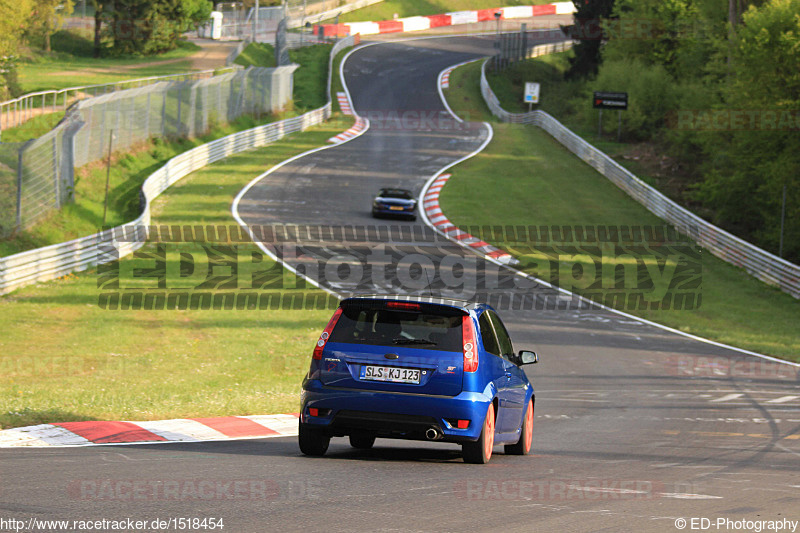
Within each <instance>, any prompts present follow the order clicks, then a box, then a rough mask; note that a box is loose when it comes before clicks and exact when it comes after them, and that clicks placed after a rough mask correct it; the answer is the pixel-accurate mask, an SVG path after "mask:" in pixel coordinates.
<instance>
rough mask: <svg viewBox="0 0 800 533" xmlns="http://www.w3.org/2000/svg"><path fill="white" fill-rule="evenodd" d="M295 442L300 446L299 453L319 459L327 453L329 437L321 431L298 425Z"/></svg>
mask: <svg viewBox="0 0 800 533" xmlns="http://www.w3.org/2000/svg"><path fill="white" fill-rule="evenodd" d="M297 441H298V443H299V444H300V451H301V452H303V453H304V454H305V455H313V456H315V457H320V456H323V455H325V452H327V451H328V445H329V444H330V443H331V437H330V435H328V434H327V433H325V431H323V430H320V429H317V428H313V427H308V426H307V425H306V424H300V430H299V432H298V438H297Z"/></svg>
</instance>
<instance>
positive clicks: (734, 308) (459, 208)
mask: <svg viewBox="0 0 800 533" xmlns="http://www.w3.org/2000/svg"><path fill="white" fill-rule="evenodd" d="M479 76H480V63H472V64H470V65H467V66H464V67H461V68H459V69H457V70H456V71H455V72H454V73H453V74H452V75H451V78H450V80H451V81H450V87H451V88H450V89H449V90H448V91H446V93H445V94H446V96H447V98H448V102H449V103H450V105H451V106H452V107H453V109H454V110H455V112H456V113H458V114H460V115H461V116H469V117H470V119H471V120H481V119H483V120H489V121H490V122H492V123H493V127H494V134H495V137H494V140H493V141H492V142H491V144H490V145H489V146H488V147H487V149H486V150H485V151H483V152H482V153H480V154H479V155H477V156H476V157H475V158H473V159H471V160H469V161H467V162H465V163H463V164H461V165H459V166H457V167H455V168H454V169H453V177H452V178H451V183H450V184H449V185H448V187H445V188H444V189H443V192H442V196H441V203H442V207H443V209H444V211H445V213H447V215H448V217H449V218H450V219H451V220H452V221H453V222H454V223H455V224H457V225H461V226H468V225H470V226H476V225H492V226H498V225H502V226H529V225H535V226H540V225H546V226H552V225H567V226H586V225H616V226H623V225H629V226H644V225H663V223H662V222H661V221H660V219H658V218H657V217H655V215H653V214H651V213H650V212H649V211H647V210H646V209H645V208H644V207H642V206H641V205H640V204H638V203H637V202H636V201H634V200H633V199H631V198H630V197H628V196H627V195H626V194H625V193H624V192H622V191H621V190H620V189H618V188H617V187H616V186H614V185H613V184H612V183H611V182H610V181H608V180H607V179H606V178H604V177H603V176H602V175H600V174H599V173H597V172H596V171H595V170H594V169H592V168H591V167H589V166H588V165H587V164H585V163H583V162H582V161H580V160H579V159H578V158H577V157H575V156H574V155H572V154H571V153H570V152H568V151H567V150H566V149H565V148H563V147H562V146H561V145H560V144H559V143H557V142H556V141H555V140H554V139H552V138H551V137H550V136H549V135H547V134H546V133H544V132H543V131H541V130H539V129H538V128H534V127H528V126H522V125H511V124H499V123H497V121H495V120H494V119H492V118H491V116H490V115H489V113H488V110H487V108H486V106H485V105H484V103H483V99H482V98H481V95H480V90H479V85H478V80H479ZM497 94H498V96H499V97H500V98H501V101H503V100H506V101H508V100H509V97H508V94H509V93H508V92H505V91H504V90H503V89H502V88H501V89H499V90H498V91H497ZM520 95H521V93H520ZM542 95H543V96H544V97H545V98H546V97H547V95H548V92H547V85H543V86H542ZM513 98H516V95H513ZM520 100H521V98H520ZM509 107H510V106H509ZM600 147H601V148H603V146H602V145H601V146H600ZM487 176H491V177H492V178H491V179H487ZM496 244H498V245H501V246H502V245H504V244H506V243H503V242H496ZM507 244H508V249H509V251H510V252H511V253H514V252H515V246H516V245H514V244H511V243H507ZM517 249H520V250H521V251H522V253H521V254H520V256H519V259H520V260H521V261H522V263H523V269H524V270H526V271H528V272H530V273H533V274H535V275H536V276H538V277H541V278H544V279H546V280H554V279H555V278H556V276H557V275H558V268H557V266H556V265H557V263H553V265H552V268H550V269H547V268H542V262H541V259H542V256H541V255H540V254H537V253H534V252H532V251H531V250H530V249H529V250H524V249H522V248H519V247H517ZM588 254H589V255H591V252H588ZM701 257H702V286H701V287H700V288H699V289H698V291H697V292H698V294H699V295H700V296H701V298H702V303H701V305H700V307H699V309H695V310H663V309H648V310H628V311H629V312H631V313H632V314H635V315H637V316H641V317H643V318H646V319H648V320H654V321H656V322H659V323H662V324H665V325H668V326H670V327H673V328H676V329H679V330H681V331H685V332H688V333H692V334H696V335H700V336H703V337H706V338H710V339H713V340H716V341H719V342H724V343H727V344H731V345H734V346H739V347H742V348H746V349H750V350H755V351H758V352H761V353H766V354H771V355H775V356H780V357H783V358H786V359H790V360H793V361H800V337H798V335H797V324H798V323H800V302H798V301H797V300H795V299H793V298H792V297H790V296H789V295H787V294H784V293H782V292H781V291H779V290H778V289H776V288H773V287H769V286H767V285H765V284H763V283H761V282H759V281H757V280H756V279H754V278H753V277H751V276H749V275H748V274H747V273H745V272H744V271H743V270H741V269H738V268H735V267H733V266H731V265H729V264H727V263H725V262H723V261H721V260H719V259H717V258H715V257H713V256H712V255H711V254H710V253H707V252H704V253H702V254H701ZM595 259H596V257H595ZM585 260H586V261H588V258H585ZM585 264H586V263H585ZM618 264H623V262H622V261H620V262H619V263H618ZM569 288H571V289H572V290H576V291H577V292H581V289H580V288H578V287H576V286H571V287H569ZM584 292H585V291H584Z"/></svg>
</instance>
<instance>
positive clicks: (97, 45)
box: [91, 0, 114, 57]
mask: <svg viewBox="0 0 800 533" xmlns="http://www.w3.org/2000/svg"><path fill="white" fill-rule="evenodd" d="M91 2H92V7H93V8H94V57H100V55H101V53H102V44H103V19H104V18H105V15H106V11H107V10H111V9H113V7H112V6H113V5H114V0H91Z"/></svg>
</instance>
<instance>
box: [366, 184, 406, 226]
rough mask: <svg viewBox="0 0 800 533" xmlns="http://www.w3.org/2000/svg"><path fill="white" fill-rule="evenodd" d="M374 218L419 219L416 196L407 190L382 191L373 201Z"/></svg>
mask: <svg viewBox="0 0 800 533" xmlns="http://www.w3.org/2000/svg"><path fill="white" fill-rule="evenodd" d="M372 216H373V217H376V218H378V217H384V216H391V217H404V218H410V219H412V220H415V219H416V218H417V200H416V198H414V194H413V193H412V192H411V191H409V190H406V189H381V190H380V192H378V196H376V197H375V199H374V200H372Z"/></svg>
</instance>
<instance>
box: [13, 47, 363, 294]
mask: <svg viewBox="0 0 800 533" xmlns="http://www.w3.org/2000/svg"><path fill="white" fill-rule="evenodd" d="M357 39H358V36H352V37H347V38H346V39H342V40H341V41H339V42H338V43H336V45H334V47H333V49H332V50H331V53H330V59H329V67H328V70H329V72H328V103H327V104H325V105H324V106H322V107H320V108H319V109H315V110H313V111H309V112H308V113H305V114H304V115H301V116H299V117H295V118H290V119H286V120H282V121H280V122H274V123H272V124H266V125H264V126H258V127H256V128H252V129H249V130H246V131H241V132H239V133H234V134H231V135H228V136H227V137H223V138H222V139H217V140H216V141H212V142H210V143H207V144H203V145H201V146H198V147H196V148H193V149H191V150H189V151H188V152H184V153H182V154H180V155H177V156H175V157H173V158H172V159H170V160H169V161H168V162H167V164H166V165H164V166H163V167H161V168H160V169H158V170H157V171H156V172H154V173H153V174H151V175H150V176H149V177H148V178H147V179H146V180H145V182H144V185H142V196H143V198H144V208H143V210H142V214H141V215H139V218H137V219H136V220H134V221H133V222H129V223H128V224H124V225H122V226H118V227H116V228H111V229H108V230H105V231H102V232H100V233H95V234H94V235H89V236H88V237H82V238H80V239H75V240H72V241H69V242H65V243H60V244H53V245H51V246H46V247H44V248H37V249H35V250H29V251H27V252H22V253H19V254H15V255H11V256H8V257H5V258H1V259H0V294H6V293H9V292H11V291H13V290H14V289H17V288H19V287H22V286H24V285H28V284H31V283H36V282H39V281H47V280H51V279H54V278H57V277H60V276H63V275H65V274H68V273H70V272H75V271H80V270H86V269H87V268H90V267H93V266H96V265H98V264H100V263H103V262H106V261H107V260H111V259H116V257H122V256H125V255H127V254H130V253H132V252H134V251H135V250H137V249H139V248H140V247H141V246H142V245H143V244H144V242H145V240H146V238H147V236H146V233H145V228H146V226H148V225H149V224H150V205H151V203H152V201H153V200H154V199H155V198H156V197H157V196H158V195H159V194H161V193H162V192H164V191H165V190H166V189H167V188H168V187H169V186H170V185H172V184H173V183H175V182H176V181H178V180H180V179H181V178H183V177H184V176H187V175H188V174H191V173H192V172H194V171H196V170H199V169H201V168H203V167H204V166H206V165H208V164H211V163H214V162H215V161H219V160H221V159H224V158H226V157H228V156H231V155H233V154H236V153H239V152H243V151H245V150H249V149H251V148H257V147H259V146H264V145H266V144H269V143H271V142H274V141H277V140H278V139H281V138H282V137H284V136H285V135H287V134H289V133H294V132H298V131H302V130H304V129H306V128H308V127H310V126H313V125H316V124H320V123H321V122H323V121H325V120H327V119H328V117H330V114H331V98H330V86H331V72H330V70H331V68H332V65H333V58H334V57H335V56H336V54H337V53H338V52H339V51H341V50H342V49H344V48H346V47H348V46H352V45H353V44H354V43H356V42H357ZM120 235H124V236H125V242H120V241H118V240H116V238H115V237H116V236H120ZM132 235H133V236H136V238H135V239H130V236H132ZM128 241H132V242H128ZM108 245H113V246H114V247H115V249H116V250H117V251H118V254H116V253H115V254H114V257H113V258H110V257H107V256H106V255H105V254H106V253H107V252H105V251H104V248H106V249H107V247H108Z"/></svg>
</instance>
